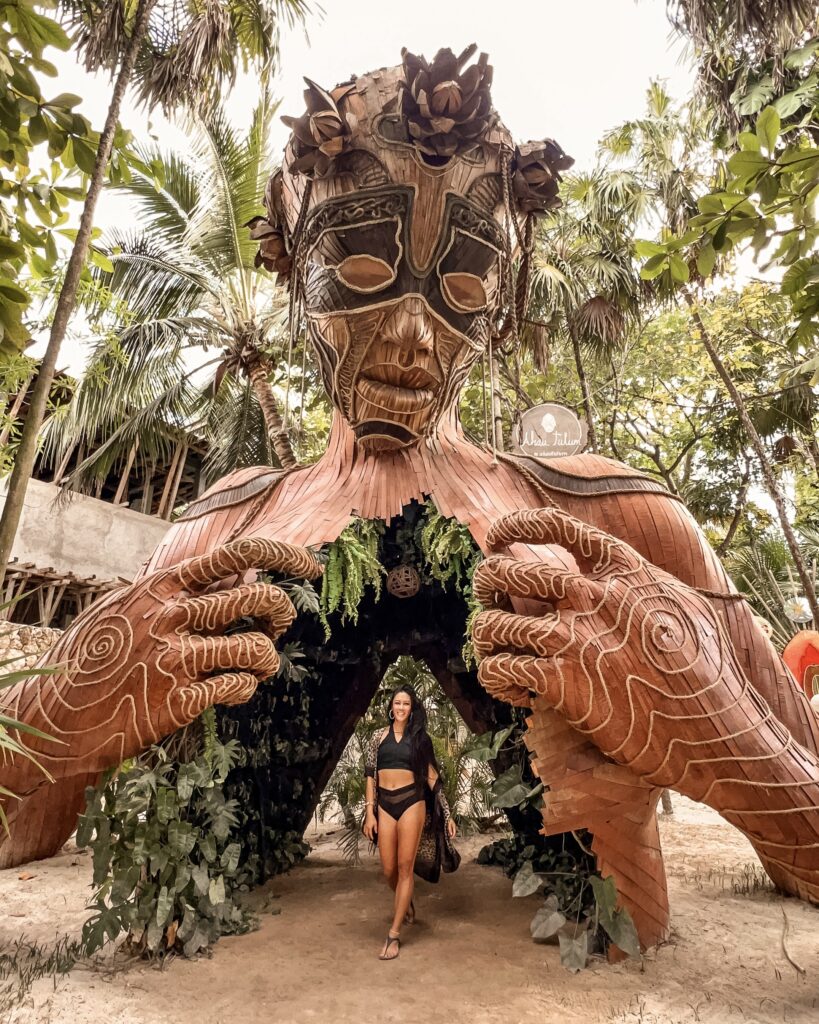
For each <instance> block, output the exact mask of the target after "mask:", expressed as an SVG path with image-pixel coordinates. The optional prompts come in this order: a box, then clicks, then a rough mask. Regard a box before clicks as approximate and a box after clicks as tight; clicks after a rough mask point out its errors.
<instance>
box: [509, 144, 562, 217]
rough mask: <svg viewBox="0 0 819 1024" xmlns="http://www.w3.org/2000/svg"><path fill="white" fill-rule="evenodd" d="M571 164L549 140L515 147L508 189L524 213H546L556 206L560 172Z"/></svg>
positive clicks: (557, 203) (558, 203)
mask: <svg viewBox="0 0 819 1024" xmlns="http://www.w3.org/2000/svg"><path fill="white" fill-rule="evenodd" d="M573 163H574V160H573V159H572V157H570V156H566V154H565V153H564V152H563V150H562V149H561V148H560V146H558V144H557V143H556V142H555V141H554V140H552V139H542V140H540V141H539V142H527V143H526V144H525V145H523V146H518V147H516V149H515V160H514V164H513V168H514V172H513V175H512V190H513V192H514V194H515V199H516V200H517V204H518V207H519V208H520V209H521V210H523V211H524V212H525V213H546V211H547V210H554V209H556V208H557V207H558V206H560V199H559V198H558V195H557V190H558V186H559V185H560V182H561V180H562V179H561V177H560V172H561V171H565V170H568V169H569V167H571V166H572V164H573Z"/></svg>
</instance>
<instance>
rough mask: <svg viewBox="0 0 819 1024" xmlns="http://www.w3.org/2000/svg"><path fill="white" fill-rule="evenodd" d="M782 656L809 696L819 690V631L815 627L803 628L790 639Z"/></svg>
mask: <svg viewBox="0 0 819 1024" xmlns="http://www.w3.org/2000/svg"><path fill="white" fill-rule="evenodd" d="M782 658H783V660H784V662H785V664H786V665H787V666H788V668H789V669H790V670H791V672H793V674H794V676H795V677H796V681H797V682H798V683H799V685H800V686H803V687H804V688H805V693H806V694H807V695H808V697H809V698H810V697H812V696H813V694H814V692H819V633H817V632H816V630H815V629H801V630H800V631H799V632H798V633H797V634H796V636H795V637H793V638H792V639H791V640H789V641H788V645H787V647H786V648H785V650H784V651H783V652H782ZM814 679H815V680H816V684H814ZM814 685H816V687H817V689H816V691H814Z"/></svg>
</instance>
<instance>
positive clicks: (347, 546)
mask: <svg viewBox="0 0 819 1024" xmlns="http://www.w3.org/2000/svg"><path fill="white" fill-rule="evenodd" d="M383 532H384V524H383V523H382V522H380V521H377V520H372V519H355V520H354V521H353V522H352V523H350V525H349V526H348V527H347V528H346V529H345V530H344V532H343V533H342V534H341V535H340V536H339V538H338V540H335V541H333V543H332V544H331V545H330V548H329V551H328V554H327V565H326V566H325V568H324V575H323V576H322V580H321V621H322V622H323V623H324V631H325V633H326V634H327V636H328V637H329V636H330V624H329V621H328V616H329V615H332V614H333V612H336V611H339V610H340V611H341V621H342V622H347V621H348V620H349V621H352V622H358V606H359V604H360V603H361V598H362V597H363V596H364V589H365V587H367V586H371V587H372V588H373V589H374V590H375V597H376V600H378V598H379V597H380V596H381V577H382V576H383V575H384V568H383V566H382V565H381V562H380V561H379V560H378V544H379V540H380V539H381V535H382V534H383Z"/></svg>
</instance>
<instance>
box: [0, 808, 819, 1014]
mask: <svg viewBox="0 0 819 1024" xmlns="http://www.w3.org/2000/svg"><path fill="white" fill-rule="evenodd" d="M674 799H675V814H674V816H673V817H671V818H663V819H661V820H662V838H663V846H664V849H665V853H666V858H667V867H668V875H669V887H670V896H671V906H672V912H673V926H674V931H673V934H672V937H671V940H670V941H669V942H668V943H666V944H665V945H664V946H662V947H661V948H659V949H657V950H655V951H653V952H652V953H651V954H649V955H648V956H646V957H645V958H644V959H643V961H642V963H639V962H635V961H632V962H627V963H623V964H618V965H616V966H611V965H609V964H607V963H605V962H603V961H601V960H597V961H593V962H592V965H591V966H590V968H589V969H587V970H586V971H585V972H583V973H582V974H579V975H572V974H569V973H568V972H567V971H566V970H565V969H564V968H563V967H561V965H560V963H559V959H558V953H557V949H556V948H554V947H551V946H542V945H535V944H534V943H532V942H531V940H530V939H529V928H528V925H529V921H530V919H531V917H532V915H533V913H534V911H535V909H536V908H537V906H538V902H539V899H538V897H536V896H534V897H529V898H527V899H512V898H511V883H510V882H509V881H508V880H507V879H506V878H505V877H504V876H503V874H502V873H501V871H500V870H499V869H497V868H487V867H481V866H479V865H478V864H476V863H475V862H474V856H475V854H476V852H477V850H478V848H479V847H480V845H481V843H482V841H483V840H475V839H472V840H465V841H462V842H461V844H460V845H461V850H462V853H463V855H464V859H463V863H462V866H461V868H460V870H459V871H458V872H457V873H456V874H455V875H453V876H446V877H445V878H444V880H443V882H442V883H441V884H440V885H438V886H429V885H426V884H425V883H419V900H418V903H419V921H418V923H417V924H416V925H414V926H412V927H411V928H406V929H405V944H404V946H403V947H402V950H401V956H400V958H399V960H398V961H396V962H392V963H380V962H379V961H378V960H377V959H376V954H377V952H378V949H379V942H380V941H381V940H382V936H383V935H384V934H386V929H387V923H388V901H387V894H386V890H385V888H384V887H383V886H382V884H381V882H380V878H379V874H378V866H377V863H376V862H375V861H374V860H373V859H371V858H369V857H367V856H365V858H364V863H363V864H362V865H361V866H359V867H348V866H347V865H346V864H345V863H344V861H343V859H342V857H341V856H340V855H339V853H338V851H337V850H336V848H335V845H334V843H335V840H334V838H333V837H332V836H328V835H326V834H325V833H312V832H311V833H308V836H307V838H308V839H309V840H310V842H311V843H312V844H313V845H314V847H315V849H314V851H313V852H312V853H311V855H310V857H309V858H308V859H307V861H306V862H305V863H304V864H303V865H301V866H299V867H298V868H296V869H295V870H294V871H292V872H291V873H290V874H289V875H287V876H283V877H281V878H278V879H274V880H273V881H272V882H271V883H269V884H268V885H267V886H265V887H264V888H262V889H260V890H257V892H256V893H254V894H253V900H254V904H255V905H256V907H257V908H258V909H259V911H260V913H261V927H260V929H259V930H258V931H256V932H253V933H251V934H249V935H244V936H236V937H231V938H225V939H222V940H221V941H220V942H219V943H218V945H217V946H216V947H215V949H214V951H213V954H212V956H210V957H203V958H201V959H198V960H193V961H186V960H183V959H175V960H173V961H171V962H169V963H166V964H165V965H164V967H163V968H159V967H155V966H151V965H148V964H145V963H143V962H135V963H133V962H132V963H130V964H129V965H127V966H125V967H123V966H118V967H117V968H116V969H111V968H107V967H105V966H97V967H94V968H89V967H84V966H78V967H77V968H75V969H74V970H73V971H72V972H71V973H70V974H69V975H68V976H67V977H66V978H64V979H61V980H58V981H57V982H56V986H55V984H54V982H53V981H51V980H41V981H38V982H37V983H35V986H34V988H33V989H32V992H31V994H30V997H29V999H28V1003H27V1005H24V1006H21V1007H18V1008H17V1009H16V1010H14V1011H13V1013H12V1015H11V1016H10V1017H8V1018H7V1019H8V1020H9V1021H13V1022H14V1024H22V1022H26V1024H28V1022H31V1024H34V1022H38V1024H40V1022H42V1024H46V1022H54V1024H57V1022H59V1024H102V1022H105V1024H160V1022H162V1024H165V1022H168V1021H173V1024H233V1022H239V1021H241V1022H242V1024H256V1022H262V1021H264V1022H265V1024H310V1022H312V1021H318V1022H322V1024H353V1022H355V1024H391V1022H395V1021H401V1022H413V1024H414V1022H416V1021H418V1022H423V1024H501V1022H503V1024H535V1022H537V1024H550V1022H553V1021H554V1022H560V1024H598V1022H599V1024H688V1022H699V1021H702V1022H704V1024H708V1022H719V1024H722V1022H726V1024H733V1022H743V1021H744V1022H749V1021H750V1022H759V1024H762V1022H765V1024H767V1022H771V1024H773V1022H777V1024H779V1022H802V1021H805V1022H807V1021H812V1022H819V958H818V957H817V954H818V953H819V910H817V909H814V908H811V907H808V906H805V905H803V904H800V903H798V902H797V901H795V900H784V899H781V898H779V897H777V896H775V895H773V894H771V893H770V892H769V891H766V890H764V889H763V890H760V889H759V888H756V889H755V891H751V892H750V893H748V892H747V890H748V889H752V890H753V889H754V886H753V880H754V878H756V879H757V880H758V879H759V878H760V877H761V876H760V874H759V868H758V863H757V862H756V860H755V857H754V854H753V851H752V850H751V847H750V846H749V845H748V844H747V842H746V841H745V840H744V839H743V838H742V837H741V836H740V835H739V834H738V833H736V832H735V831H734V830H733V829H731V828H730V827H729V826H728V825H726V824H724V823H723V822H722V821H721V820H720V819H719V818H718V817H717V816H716V815H715V814H714V813H713V812H711V811H709V810H708V809H707V808H703V807H700V806H699V805H696V804H692V803H690V802H689V801H686V800H685V799H683V798H678V797H675V798H674ZM26 873H27V874H31V875H33V876H34V877H32V878H27V879H25V878H21V877H20V876H21V875H24V874H26ZM89 878H90V865H89V858H88V856H87V855H86V854H81V853H78V852H77V850H76V848H74V847H73V846H72V845H71V844H69V845H67V846H66V847H65V848H64V850H63V851H62V852H61V853H60V854H59V855H58V856H57V857H54V858H51V859H50V860H47V861H41V862H38V863H36V864H32V865H30V866H29V867H28V868H27V869H19V868H18V869H15V870H11V871H2V872H0V898H1V899H2V906H3V914H2V917H0V945H5V944H6V943H8V942H9V941H10V940H14V939H16V938H18V937H19V936H20V935H21V934H25V935H26V936H27V937H28V938H30V939H31V938H36V939H38V940H41V941H48V940H53V938H54V937H55V935H58V934H64V933H66V932H70V933H75V934H76V933H77V932H78V931H79V929H80V926H81V923H82V920H83V918H84V909H83V907H84V903H85V901H86V899H87V897H88V893H89V890H88V882H89ZM735 885H738V886H739V888H740V889H742V890H746V891H745V892H744V893H737V892H735V891H734V886H735ZM783 910H784V911H785V912H786V913H787V917H788V920H789V923H790V932H789V936H788V943H787V948H788V952H789V953H790V955H791V957H792V958H793V959H794V960H795V961H796V962H797V963H799V964H800V965H802V966H803V967H804V968H806V975H805V976H804V977H803V976H800V975H799V974H798V973H797V971H796V970H795V969H794V968H793V967H792V966H790V965H789V963H788V962H787V960H786V958H785V956H784V955H783V952H782V933H783ZM271 911H273V912H271ZM277 911H280V912H277Z"/></svg>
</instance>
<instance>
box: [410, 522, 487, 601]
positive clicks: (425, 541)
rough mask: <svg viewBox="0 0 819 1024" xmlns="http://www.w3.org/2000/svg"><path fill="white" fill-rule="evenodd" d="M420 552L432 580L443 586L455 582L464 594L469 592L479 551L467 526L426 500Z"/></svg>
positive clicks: (478, 559)
mask: <svg viewBox="0 0 819 1024" xmlns="http://www.w3.org/2000/svg"><path fill="white" fill-rule="evenodd" d="M421 551H422V553H423V556H424V559H425V561H426V565H427V567H428V569H429V571H430V573H431V574H432V578H433V579H436V580H438V582H439V583H440V584H441V585H442V586H443V587H444V588H445V589H446V585H447V583H450V582H452V583H454V584H455V589H456V590H457V591H458V593H459V594H462V595H464V596H466V595H467V594H468V593H469V592H470V590H471V586H472V573H473V572H474V571H475V566H476V565H477V563H478V562H479V561H480V552H479V550H478V548H477V546H476V544H475V541H474V540H473V539H472V534H471V533H470V532H469V527H467V526H464V525H463V523H459V522H458V521H457V519H447V518H446V517H445V516H442V515H441V513H440V512H439V511H438V509H437V508H435V506H434V505H433V504H432V502H428V503H427V506H426V514H425V522H424V523H423V525H422V527H421Z"/></svg>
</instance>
